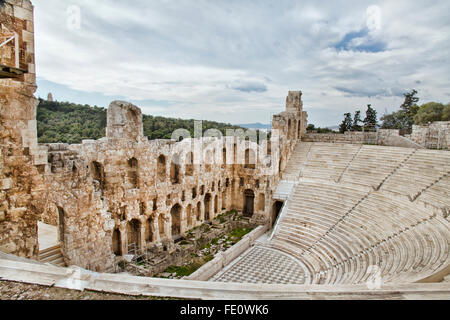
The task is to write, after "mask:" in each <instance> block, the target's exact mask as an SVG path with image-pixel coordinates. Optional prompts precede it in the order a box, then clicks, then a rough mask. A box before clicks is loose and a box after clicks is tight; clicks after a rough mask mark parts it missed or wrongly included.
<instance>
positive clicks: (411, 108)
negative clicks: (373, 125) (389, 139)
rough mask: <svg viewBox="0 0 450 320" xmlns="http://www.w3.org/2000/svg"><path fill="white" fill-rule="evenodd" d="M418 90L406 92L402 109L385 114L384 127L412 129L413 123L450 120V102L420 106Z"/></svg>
mask: <svg viewBox="0 0 450 320" xmlns="http://www.w3.org/2000/svg"><path fill="white" fill-rule="evenodd" d="M416 95H417V91H416V90H412V91H411V92H408V93H405V94H404V96H405V101H404V102H403V104H402V105H401V106H400V110H398V111H395V112H393V113H390V114H386V115H384V116H383V117H382V118H381V120H382V121H383V125H382V128H383V129H409V130H410V129H411V128H412V126H413V124H417V125H421V124H422V125H423V124H428V123H430V122H435V121H450V104H447V105H443V104H442V103H437V102H429V103H425V104H422V105H421V106H418V105H417V103H418V102H419V98H418V97H417V96H416Z"/></svg>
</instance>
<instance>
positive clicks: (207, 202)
mask: <svg viewBox="0 0 450 320" xmlns="http://www.w3.org/2000/svg"><path fill="white" fill-rule="evenodd" d="M291 94H292V93H291ZM295 94H297V97H298V98H300V97H301V93H295ZM288 107H289V104H288ZM295 107H296V108H297V109H296V110H297V111H296V113H291V112H285V113H283V114H281V115H278V116H276V119H277V121H276V122H275V121H274V123H275V124H276V126H274V127H275V128H280V129H281V130H283V131H281V132H279V131H278V130H274V134H273V136H272V139H271V140H270V142H267V141H262V142H261V143H260V144H259V145H258V144H257V143H256V142H252V141H247V140H245V139H244V138H240V137H236V136H228V137H221V138H220V137H202V138H192V139H184V140H183V141H180V142H176V141H175V140H154V141H148V140H147V138H145V137H144V136H143V127H142V113H141V111H140V110H139V108H137V107H136V106H133V105H131V104H129V103H126V102H121V101H115V102H113V103H111V106H110V107H109V109H108V115H107V121H108V124H107V130H106V131H107V136H106V137H105V138H103V139H101V140H99V141H83V143H82V144H81V145H65V144H51V145H47V148H48V155H49V156H48V159H49V163H48V166H47V167H46V172H45V185H46V194H45V196H44V197H43V199H45V203H46V210H45V212H44V214H43V220H44V221H46V222H47V223H52V224H57V225H58V226H59V228H60V239H61V244H62V248H63V252H64V257H65V260H66V263H67V264H69V265H71V264H75V265H78V266H81V267H84V268H87V269H91V270H108V269H110V268H111V266H112V264H113V261H114V255H124V254H127V253H128V251H129V250H130V249H131V247H132V246H133V247H134V248H136V247H137V248H139V249H140V250H142V251H145V250H146V249H150V248H153V247H154V246H155V245H164V247H166V248H169V250H170V244H171V243H173V240H174V239H177V237H178V236H184V235H185V233H186V231H188V230H190V229H192V228H194V227H197V226H199V225H201V224H203V223H204V222H205V221H210V220H212V219H213V218H214V217H216V216H217V215H218V214H220V213H222V212H223V211H224V210H231V209H236V210H239V211H243V212H244V215H247V216H248V217H250V218H251V220H252V221H254V222H255V223H260V224H265V223H268V222H269V220H270V217H271V214H270V212H271V208H272V203H271V201H272V200H271V199H272V193H273V191H274V188H275V187H276V185H277V183H278V179H279V176H278V172H279V167H278V164H279V162H278V159H279V156H280V154H281V155H282V157H283V158H284V159H288V158H289V155H290V152H291V150H292V148H293V146H294V145H295V142H296V141H297V138H299V137H301V136H302V134H303V132H304V131H303V130H304V128H305V125H304V124H302V121H305V114H304V113H303V112H302V109H301V108H302V105H301V100H300V104H298V103H297V105H295ZM300 117H301V118H300ZM288 122H291V123H292V125H291V126H285V125H284V123H288ZM305 122H306V121H305ZM297 124H299V125H300V127H299V128H297ZM294 128H295V134H294ZM268 149H270V150H269V153H267V150H268ZM130 245H132V246H130Z"/></svg>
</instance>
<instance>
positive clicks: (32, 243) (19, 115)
mask: <svg viewBox="0 0 450 320" xmlns="http://www.w3.org/2000/svg"><path fill="white" fill-rule="evenodd" d="M11 33H13V34H16V35H17V37H18V43H19V48H20V52H17V53H18V54H17V56H18V57H19V66H20V68H21V69H24V70H26V71H27V73H26V74H24V75H22V76H21V77H20V78H18V79H0V250H1V251H3V252H6V253H13V254H16V255H19V256H24V257H36V256H37V254H38V251H39V247H38V242H37V221H38V219H39V213H40V212H41V210H40V208H39V205H40V202H39V199H40V198H41V197H40V192H41V191H42V181H41V176H40V175H39V173H38V169H39V168H40V169H42V168H41V167H36V166H35V165H37V166H39V165H41V164H42V163H43V160H46V159H43V158H45V156H44V155H43V154H42V153H41V151H42V150H40V149H39V148H38V145H37V138H36V137H37V131H36V105H37V100H36V99H35V98H34V96H33V94H34V92H35V90H36V85H35V71H34V69H35V68H34V36H33V6H32V5H31V2H30V1H28V0H23V1H13V0H6V1H5V2H4V3H3V5H2V6H1V7H0V36H2V39H3V37H4V36H9V35H10V34H11ZM3 41H4V40H3ZM15 57H16V52H15V46H12V45H10V44H8V45H6V46H4V47H2V48H0V60H1V61H0V63H1V64H4V65H7V66H11V67H14V65H15V61H14V59H13V58H15Z"/></svg>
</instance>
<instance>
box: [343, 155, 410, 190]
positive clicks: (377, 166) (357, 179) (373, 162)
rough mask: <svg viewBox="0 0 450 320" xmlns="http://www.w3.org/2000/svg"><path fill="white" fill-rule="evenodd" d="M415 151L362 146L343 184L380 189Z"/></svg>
mask: <svg viewBox="0 0 450 320" xmlns="http://www.w3.org/2000/svg"><path fill="white" fill-rule="evenodd" d="M413 152H414V150H411V149H407V148H393V147H381V146H362V148H361V150H360V151H359V152H358V154H357V155H356V157H355V158H354V159H353V161H352V162H351V163H350V165H349V167H348V168H347V170H346V172H345V173H344V174H343V176H342V178H341V180H340V181H341V182H345V183H354V184H361V185H366V186H372V187H378V186H379V185H380V183H381V182H382V181H383V179H384V178H386V177H387V176H389V175H390V174H391V173H392V171H394V170H395V168H397V167H398V166H399V165H400V164H401V163H402V162H403V161H405V160H406V159H407V157H408V156H410V155H411V154H412V153H413Z"/></svg>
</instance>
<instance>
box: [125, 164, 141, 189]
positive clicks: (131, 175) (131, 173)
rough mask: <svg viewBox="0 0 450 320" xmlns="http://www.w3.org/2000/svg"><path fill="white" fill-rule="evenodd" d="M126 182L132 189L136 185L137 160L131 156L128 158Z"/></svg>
mask: <svg viewBox="0 0 450 320" xmlns="http://www.w3.org/2000/svg"><path fill="white" fill-rule="evenodd" d="M127 176H128V183H129V185H130V186H131V188H132V189H136V188H137V187H138V161H137V160H136V158H131V159H130V160H128V172H127Z"/></svg>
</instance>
